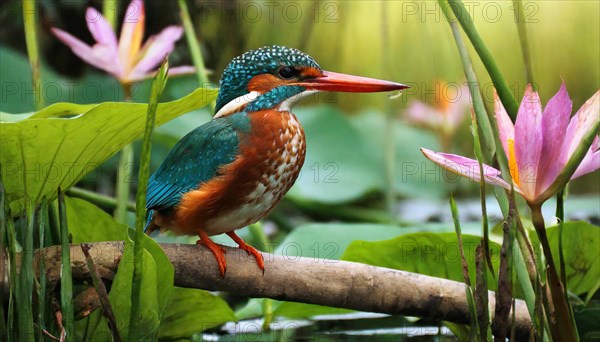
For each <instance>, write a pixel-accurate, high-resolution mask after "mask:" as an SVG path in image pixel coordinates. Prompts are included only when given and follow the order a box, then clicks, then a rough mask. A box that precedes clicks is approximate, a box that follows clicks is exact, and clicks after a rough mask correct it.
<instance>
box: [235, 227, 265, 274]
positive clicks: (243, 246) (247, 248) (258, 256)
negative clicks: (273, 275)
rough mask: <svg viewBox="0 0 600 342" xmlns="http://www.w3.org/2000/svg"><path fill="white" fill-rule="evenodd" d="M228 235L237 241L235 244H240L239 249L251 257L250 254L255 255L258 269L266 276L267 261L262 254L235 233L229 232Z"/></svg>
mask: <svg viewBox="0 0 600 342" xmlns="http://www.w3.org/2000/svg"><path fill="white" fill-rule="evenodd" d="M227 235H229V237H230V238H232V239H233V241H235V243H237V244H238V247H239V248H240V249H243V250H245V251H246V253H248V255H250V254H252V255H254V258H255V259H256V264H257V265H258V268H260V269H261V271H263V274H264V273H265V261H264V259H263V256H262V254H260V252H259V251H257V250H256V248H254V247H252V246H250V245H248V244H247V243H245V242H244V240H242V239H241V238H240V237H239V236H237V235H235V233H234V232H228V233H227Z"/></svg>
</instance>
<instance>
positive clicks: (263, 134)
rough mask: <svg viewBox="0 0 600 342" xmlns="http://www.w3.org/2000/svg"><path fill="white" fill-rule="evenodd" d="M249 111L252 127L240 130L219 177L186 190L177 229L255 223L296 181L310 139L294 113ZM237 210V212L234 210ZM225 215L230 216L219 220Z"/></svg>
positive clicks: (188, 231) (212, 230)
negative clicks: (235, 150)
mask: <svg viewBox="0 0 600 342" xmlns="http://www.w3.org/2000/svg"><path fill="white" fill-rule="evenodd" d="M249 115H250V123H251V130H250V132H238V134H239V137H240V146H239V155H238V156H237V158H236V159H235V160H234V161H233V162H232V163H230V164H227V165H224V166H223V167H222V168H221V170H220V172H219V176H217V177H215V178H213V179H211V180H210V181H208V182H205V183H202V184H199V187H198V189H197V190H194V191H190V192H188V193H186V194H185V195H183V197H182V200H181V202H180V204H179V205H178V206H177V208H176V209H175V211H174V213H173V216H172V218H171V219H170V221H171V222H170V223H171V224H170V225H171V226H172V228H171V230H172V231H174V232H175V233H178V234H185V235H194V234H196V233H197V229H199V228H202V229H204V230H205V231H206V232H207V233H208V234H209V235H215V234H221V233H224V232H227V231H233V230H235V229H239V228H242V227H244V226H246V225H248V224H251V223H254V222H256V221H258V220H259V219H260V218H262V217H263V216H264V215H266V214H267V213H268V212H269V211H270V210H271V209H272V208H273V207H275V205H276V204H277V203H278V202H279V201H280V200H281V198H283V196H284V195H285V193H286V192H287V191H288V190H289V189H290V188H291V186H292V185H293V183H294V182H295V181H296V178H297V177H298V174H299V172H300V169H301V168H302V164H304V157H305V153H306V143H305V140H304V132H303V130H302V127H301V126H300V123H299V122H298V120H297V119H296V117H295V115H294V114H292V113H290V112H278V111H276V110H263V111H258V112H253V113H250V114H249ZM236 211H237V212H238V214H232V213H234V212H236ZM224 216H231V219H230V220H222V219H219V218H223V217H224ZM223 221H227V222H228V223H223ZM211 225H214V227H213V226H211Z"/></svg>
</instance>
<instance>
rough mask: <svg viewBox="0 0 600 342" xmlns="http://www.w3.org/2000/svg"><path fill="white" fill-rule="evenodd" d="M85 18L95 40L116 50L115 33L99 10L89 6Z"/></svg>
mask: <svg viewBox="0 0 600 342" xmlns="http://www.w3.org/2000/svg"><path fill="white" fill-rule="evenodd" d="M85 20H86V22H87V26H88V29H89V30H90V33H91V34H92V36H93V37H94V39H95V40H96V42H98V43H99V44H102V45H107V46H109V47H111V48H113V49H115V51H116V50H117V36H116V35H115V31H114V30H113V28H112V27H111V26H110V24H109V23H108V22H107V21H106V19H104V17H103V16H102V14H100V12H98V11H97V10H96V9H95V8H93V7H89V8H88V9H87V11H86V14H85Z"/></svg>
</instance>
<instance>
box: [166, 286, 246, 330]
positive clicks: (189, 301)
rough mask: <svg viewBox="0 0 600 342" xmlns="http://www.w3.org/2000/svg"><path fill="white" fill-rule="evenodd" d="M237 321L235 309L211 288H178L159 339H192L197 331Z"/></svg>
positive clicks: (174, 293) (172, 296)
mask: <svg viewBox="0 0 600 342" xmlns="http://www.w3.org/2000/svg"><path fill="white" fill-rule="evenodd" d="M235 320H236V317H235V314H234V313H233V310H231V308H230V307H229V305H227V303H226V302H225V301H224V300H223V299H221V298H219V297H217V296H215V295H213V294H211V293H209V292H207V291H203V290H196V289H186V288H181V287H175V288H174V289H173V291H172V292H171V297H170V301H169V305H168V306H167V310H166V313H165V316H164V319H163V320H162V322H161V324H160V328H159V332H158V338H159V340H161V341H173V340H179V339H189V338H190V337H191V336H192V335H193V334H195V333H198V332H201V331H204V330H207V329H210V328H213V327H216V326H218V325H221V324H223V323H225V322H231V321H235Z"/></svg>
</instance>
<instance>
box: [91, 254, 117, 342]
mask: <svg viewBox="0 0 600 342" xmlns="http://www.w3.org/2000/svg"><path fill="white" fill-rule="evenodd" d="M81 251H82V252H83V254H84V255H85V262H86V265H87V268H88V270H89V271H90V276H91V277H92V283H93V284H94V288H95V290H96V293H97V294H98V298H99V299H100V305H101V306H102V314H103V315H104V316H105V317H106V319H107V320H108V326H109V329H110V332H111V333H112V340H113V341H114V342H121V341H122V338H121V335H120V334H119V328H118V326H117V321H116V319H115V314H114V311H113V308H112V305H111V304H110V300H109V298H108V292H107V291H106V287H105V286H104V283H103V282H102V278H101V276H100V272H98V268H97V267H96V265H95V264H94V259H92V256H91V255H90V245H88V244H85V243H84V244H82V245H81ZM88 323H89V316H88Z"/></svg>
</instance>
